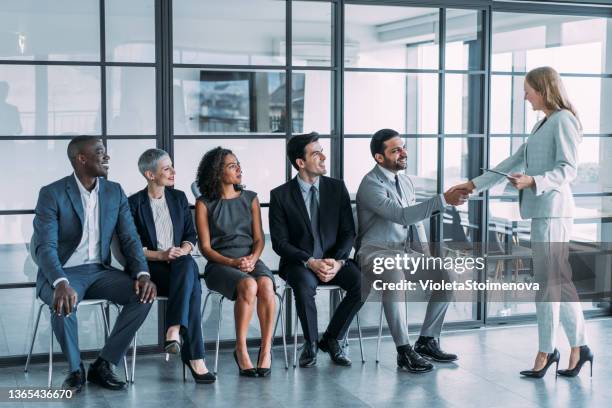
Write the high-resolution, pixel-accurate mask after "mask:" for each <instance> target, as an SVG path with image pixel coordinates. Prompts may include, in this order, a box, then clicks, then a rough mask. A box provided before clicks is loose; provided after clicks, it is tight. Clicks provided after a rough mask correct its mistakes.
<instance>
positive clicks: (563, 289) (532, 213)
mask: <svg viewBox="0 0 612 408" xmlns="http://www.w3.org/2000/svg"><path fill="white" fill-rule="evenodd" d="M581 137H582V135H581V129H580V124H579V123H578V120H577V119H576V117H574V115H573V114H572V113H571V112H569V111H567V110H559V111H556V112H553V113H552V114H550V115H549V117H548V118H547V119H545V120H542V121H540V122H538V123H536V125H535V126H534V130H533V131H532V133H531V135H530V136H529V138H528V139H527V142H525V143H523V145H521V146H520V147H519V149H518V150H517V151H516V153H514V154H513V155H512V156H510V157H508V158H507V159H505V160H504V161H502V162H501V163H499V164H498V165H497V166H496V167H495V169H496V170H498V171H501V172H505V173H513V172H520V171H524V172H525V174H528V175H530V176H532V177H533V179H534V183H535V185H534V186H533V187H532V188H526V189H523V190H521V191H520V192H519V206H520V211H521V217H522V218H524V219H529V218H531V220H532V221H531V244H532V247H533V273H534V276H535V278H536V280H538V281H540V282H544V283H545V288H546V289H547V290H551V289H552V290H555V291H557V292H558V293H546V294H544V295H540V296H538V298H537V299H536V300H537V303H536V314H537V319H538V336H539V351H541V352H546V353H552V352H553V350H554V348H555V340H556V329H557V327H558V325H559V319H560V320H561V324H562V326H563V328H564V329H565V332H566V334H567V336H568V340H569V342H570V345H571V346H572V347H576V346H582V345H584V344H586V333H585V326H584V316H583V313H582V306H581V304H580V303H579V300H578V295H577V293H576V288H575V286H574V284H573V282H572V281H571V268H570V265H569V262H568V252H567V243H568V242H569V241H570V237H571V227H572V224H573V216H574V198H573V196H572V191H571V188H570V182H571V181H572V180H574V178H575V177H576V173H577V166H578V144H579V143H580V141H581ZM504 180H505V178H504V177H503V176H500V175H497V174H494V173H486V174H483V175H481V176H479V177H476V178H475V179H474V180H472V182H473V183H474V186H475V187H476V191H477V192H480V191H484V190H487V189H489V188H491V187H493V186H494V185H496V184H498V183H501V182H503V181H504ZM560 302H561V303H560Z"/></svg>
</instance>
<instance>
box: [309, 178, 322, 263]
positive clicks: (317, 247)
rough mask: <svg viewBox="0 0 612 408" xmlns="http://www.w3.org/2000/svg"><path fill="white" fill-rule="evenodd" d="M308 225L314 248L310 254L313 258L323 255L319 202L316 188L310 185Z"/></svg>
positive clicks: (319, 257)
mask: <svg viewBox="0 0 612 408" xmlns="http://www.w3.org/2000/svg"><path fill="white" fill-rule="evenodd" d="M310 227H311V228H312V236H313V238H314V248H313V251H312V256H313V258H315V259H321V258H322V257H323V247H322V246H321V234H320V233H319V202H318V201H317V188H316V187H315V186H312V187H310Z"/></svg>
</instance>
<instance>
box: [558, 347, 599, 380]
mask: <svg viewBox="0 0 612 408" xmlns="http://www.w3.org/2000/svg"><path fill="white" fill-rule="evenodd" d="M587 361H588V362H589V365H590V368H591V377H592V376H593V352H592V351H591V349H590V348H589V346H587V345H584V346H580V359H579V360H578V362H577V363H576V365H575V366H574V368H568V369H565V370H557V374H559V375H561V376H563V377H575V376H577V375H578V373H580V369H581V368H582V366H583V365H584V363H586V362H587Z"/></svg>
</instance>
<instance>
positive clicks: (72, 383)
mask: <svg viewBox="0 0 612 408" xmlns="http://www.w3.org/2000/svg"><path fill="white" fill-rule="evenodd" d="M85 381H86V378H85V367H84V366H83V363H81V365H80V366H79V369H78V370H76V371H73V372H71V373H68V376H66V379H65V380H64V382H63V383H62V389H63V390H71V391H72V392H73V393H78V392H81V389H82V388H83V385H84V384H85Z"/></svg>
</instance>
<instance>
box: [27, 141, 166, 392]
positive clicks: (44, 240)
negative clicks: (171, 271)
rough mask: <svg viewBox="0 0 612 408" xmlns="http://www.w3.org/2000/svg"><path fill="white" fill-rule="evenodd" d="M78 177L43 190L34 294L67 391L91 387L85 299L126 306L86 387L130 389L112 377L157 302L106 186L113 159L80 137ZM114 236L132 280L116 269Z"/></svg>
mask: <svg viewBox="0 0 612 408" xmlns="http://www.w3.org/2000/svg"><path fill="white" fill-rule="evenodd" d="M68 158H69V159H70V163H71V164H72V167H73V168H74V173H73V174H71V175H69V176H67V177H64V178H63V179H60V180H58V181H56V182H54V183H52V184H49V185H48V186H45V187H43V188H42V189H41V190H40V194H39V196H38V203H37V204H36V210H35V212H36V216H35V217H34V238H33V246H34V251H33V253H34V256H35V259H36V262H37V264H38V266H39V270H38V276H37V278H36V294H37V295H38V297H40V299H41V300H42V301H43V302H45V303H46V304H47V305H49V308H50V309H51V324H52V326H53V332H54V333H55V337H56V338H57V340H58V342H59V344H60V346H61V348H62V351H63V353H64V355H65V356H66V359H67V360H68V364H69V368H70V372H69V374H68V376H67V377H66V379H65V381H64V383H63V384H62V387H63V388H66V389H71V390H73V391H75V392H79V391H80V390H81V388H82V386H83V384H85V380H86V376H85V368H84V366H83V363H82V362H81V357H80V352H79V341H78V330H77V317H76V311H77V305H78V303H79V302H80V301H81V300H83V299H87V298H95V299H108V300H110V301H111V302H114V303H117V304H120V305H122V306H123V308H122V310H121V313H119V316H118V317H117V322H116V323H115V326H114V328H113V331H112V333H111V334H110V336H109V337H108V339H107V341H106V345H105V346H104V348H103V349H102V351H101V352H100V355H99V357H98V359H97V360H96V361H95V362H94V363H93V364H91V365H90V367H89V371H88V373H87V379H89V381H90V382H93V383H96V384H98V385H100V386H102V387H105V388H108V389H112V390H119V389H123V388H125V383H124V382H122V381H120V380H119V379H118V378H117V376H116V375H115V373H114V371H113V366H114V365H116V364H117V363H118V362H119V361H121V359H122V358H123V356H124V354H125V352H126V350H127V348H128V347H129V344H130V342H131V339H132V338H134V334H135V333H136V331H137V330H138V328H139V327H140V325H141V324H142V323H143V322H144V320H145V318H146V317H147V314H148V313H149V309H150V308H151V304H150V303H152V302H153V300H154V299H155V296H156V288H155V284H154V283H153V282H151V280H150V279H149V272H148V268H147V262H146V260H145V258H144V255H143V251H142V245H141V243H140V239H139V237H138V233H137V232H136V228H135V226H134V221H133V219H132V215H131V213H130V207H129V205H128V201H127V197H126V196H125V194H124V193H123V190H122V189H121V186H120V185H119V184H117V183H113V182H110V181H107V180H105V179H104V178H103V177H105V176H106V175H107V173H108V161H109V159H110V158H109V156H108V155H107V154H106V149H105V147H104V145H103V144H102V140H100V138H99V137H96V136H76V137H75V138H73V139H72V140H71V141H70V143H69V144H68ZM113 234H116V235H117V237H118V240H119V243H120V245H121V249H122V253H123V255H124V257H125V258H126V261H127V264H128V269H129V271H130V272H129V273H128V272H124V271H120V270H118V269H115V268H113V267H112V266H110V263H111V253H110V245H111V238H112V236H113Z"/></svg>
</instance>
